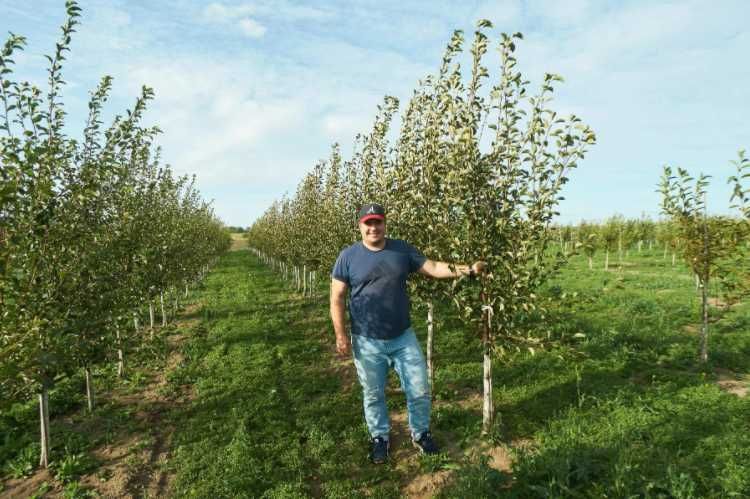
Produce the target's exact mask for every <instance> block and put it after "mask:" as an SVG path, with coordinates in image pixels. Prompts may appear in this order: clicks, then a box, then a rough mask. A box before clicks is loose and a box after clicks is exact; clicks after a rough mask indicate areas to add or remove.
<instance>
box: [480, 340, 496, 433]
mask: <svg viewBox="0 0 750 499" xmlns="http://www.w3.org/2000/svg"><path fill="white" fill-rule="evenodd" d="M483 368H484V369H483V371H484V373H483V377H482V379H483V384H484V397H483V403H482V434H483V435H486V434H488V433H489V432H490V430H491V429H492V424H493V421H494V419H495V408H494V407H493V403H492V356H491V355H490V342H489V341H488V340H487V341H484V363H483Z"/></svg>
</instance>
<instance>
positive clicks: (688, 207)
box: [0, 0, 750, 499]
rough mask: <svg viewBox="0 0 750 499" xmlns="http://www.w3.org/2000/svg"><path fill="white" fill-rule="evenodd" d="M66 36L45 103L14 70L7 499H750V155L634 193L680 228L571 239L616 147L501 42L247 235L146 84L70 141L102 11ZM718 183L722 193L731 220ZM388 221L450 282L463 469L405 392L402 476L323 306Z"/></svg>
mask: <svg viewBox="0 0 750 499" xmlns="http://www.w3.org/2000/svg"><path fill="white" fill-rule="evenodd" d="M209 7H210V8H211V9H210V10H211V12H213V14H212V16H213V18H216V17H217V16H218V17H222V18H224V19H229V18H231V16H232V15H234V14H232V12H235V13H236V12H238V11H232V10H231V9H228V8H225V7H223V6H222V5H220V4H212V5H211V6H209ZM251 10H252V9H251ZM303 10H304V9H303ZM246 11H247V8H246V7H243V8H242V9H239V12H245V13H246ZM65 12H66V17H65V21H64V23H63V25H62V26H61V29H60V32H59V38H57V42H56V43H55V44H54V49H53V50H52V52H51V55H49V56H45V58H44V59H43V60H44V61H46V62H44V63H43V64H45V72H44V74H45V75H46V76H45V78H46V83H42V84H32V83H29V82H27V81H23V79H22V77H21V76H19V75H18V74H17V72H16V67H15V59H19V60H21V61H30V60H31V61H33V60H35V59H34V58H33V57H31V58H29V57H24V53H23V51H24V49H25V48H26V47H27V39H26V38H25V37H24V36H21V35H16V34H13V33H11V34H10V35H9V36H8V38H7V40H6V42H5V44H4V45H3V46H2V47H0V497H66V498H79V497H195V498H216V497H221V498H241V497H247V498H256V497H261V498H267V499H270V498H277V499H281V498H302V497H326V498H346V499H353V498H359V497H362V498H366V497H371V498H391V497H393V498H396V497H418V498H427V497H438V498H457V499H458V498H484V497H517V498H534V497H539V498H563V497H570V498H601V497H611V498H635V497H638V498H664V499H666V498H676V499H691V498H726V497H750V398H748V396H747V394H748V390H749V389H750V299H749V297H750V185H748V182H749V181H750V158H748V157H747V155H746V153H745V151H744V150H742V149H739V150H738V152H737V154H736V156H735V159H734V160H732V161H730V162H729V166H730V169H729V170H727V171H726V175H724V178H718V179H717V180H711V178H712V177H711V176H709V175H705V174H703V173H691V172H689V171H688V170H686V169H683V168H681V167H678V166H672V165H664V166H663V167H662V169H661V173H662V174H661V177H660V178H657V176H656V175H655V176H654V178H644V179H639V182H641V181H642V182H643V185H644V186H645V187H644V189H655V190H656V192H658V193H659V197H660V206H659V208H660V215H661V216H663V218H661V219H659V220H652V219H650V218H648V217H647V216H645V215H644V216H642V217H641V218H639V219H626V218H625V217H623V216H619V215H612V214H608V213H604V210H605V207H599V209H600V210H601V211H602V212H601V213H595V214H592V215H593V216H592V219H595V218H596V217H603V216H604V217H606V216H609V218H606V219H597V220H588V221H586V220H582V221H580V222H579V223H578V224H576V225H563V224H561V223H560V215H561V213H560V202H561V201H562V200H563V199H564V197H563V193H564V192H565V191H564V190H563V189H564V186H565V185H566V184H567V183H568V182H569V181H572V180H574V178H575V175H574V174H573V172H574V171H575V170H576V168H578V166H579V162H581V161H582V160H583V159H584V158H585V157H586V155H587V153H588V152H589V150H590V149H591V148H593V147H596V144H597V134H596V133H595V131H594V130H593V129H592V128H591V127H590V126H589V125H587V124H586V122H584V121H583V119H582V118H580V117H578V116H577V115H575V114H569V115H567V116H563V115H561V114H560V113H559V112H558V111H557V110H556V107H557V104H556V103H554V99H553V97H554V96H555V95H557V94H556V93H555V92H556V89H557V88H558V87H560V86H561V85H563V83H564V80H563V78H562V76H560V75H557V74H555V73H543V75H542V76H541V77H540V78H539V81H538V82H537V83H538V85H536V86H535V87H534V86H532V85H531V83H530V80H528V79H526V77H525V76H524V75H522V73H521V72H520V70H519V65H518V60H517V57H518V52H517V48H518V45H520V44H522V43H524V37H523V35H522V34H521V33H519V32H514V33H497V32H493V30H494V26H493V24H492V22H490V21H489V20H484V19H480V20H478V21H477V22H476V23H475V25H474V26H475V28H474V31H473V33H472V34H470V35H468V36H467V35H465V34H464V31H462V30H455V31H454V32H453V34H452V36H450V37H449V39H448V42H447V45H446V47H445V51H444V53H443V57H442V59H437V58H436V61H435V62H436V65H435V67H434V68H433V69H434V72H433V73H431V74H429V75H426V76H425V77H424V78H422V79H419V80H418V82H417V83H416V87H415V88H414V89H413V92H411V93H410V97H409V98H408V101H407V102H406V105H405V106H403V108H400V105H401V103H400V102H399V99H398V98H396V97H393V96H391V95H386V96H385V97H384V98H383V100H382V103H381V104H380V105H379V106H377V109H376V113H375V119H374V122H373V124H372V127H371V129H370V130H369V132H366V133H361V134H358V135H356V138H355V139H354V141H353V151H352V153H351V155H350V156H348V157H345V156H344V153H342V147H341V146H340V145H339V144H338V143H334V144H333V145H332V147H331V149H330V155H329V156H328V157H327V158H326V159H321V160H319V161H318V162H317V163H316V164H315V167H314V168H313V169H312V170H311V171H309V172H308V173H307V174H305V175H304V176H303V177H302V178H301V179H300V180H299V183H298V185H297V189H296V191H295V192H294V193H293V194H285V195H283V196H282V197H280V198H278V199H276V200H275V201H273V202H272V203H271V204H270V206H268V207H267V209H266V210H265V212H263V213H262V214H261V215H260V216H259V217H257V218H256V219H255V220H253V221H251V222H252V223H251V225H250V226H249V228H248V229H247V230H246V231H245V230H244V229H243V228H242V227H239V228H237V227H235V230H242V231H243V232H242V233H233V234H230V228H228V227H227V226H226V225H225V223H224V222H223V221H222V220H220V219H219V217H218V216H217V215H216V214H215V212H214V207H213V205H212V203H211V202H207V201H204V200H203V197H202V195H201V193H200V191H199V190H198V188H197V181H196V178H195V176H191V175H187V174H183V175H177V174H176V173H175V172H176V171H183V170H179V169H175V170H173V169H172V167H171V166H170V165H169V164H167V163H165V162H164V161H163V159H162V149H161V147H160V146H159V145H158V143H157V138H158V137H159V135H160V134H162V133H163V131H162V129H161V128H160V127H159V126H158V125H156V124H153V123H150V124H147V123H146V121H147V119H150V117H151V116H153V114H152V113H150V112H148V111H149V106H150V105H151V101H152V100H153V99H154V98H155V93H154V90H153V89H152V88H150V87H148V86H145V85H144V86H142V87H140V93H139V94H137V95H132V96H130V97H132V101H133V104H132V106H130V107H128V108H126V109H125V110H124V111H122V112H121V113H120V114H114V115H113V116H112V115H111V113H110V111H109V110H108V109H106V107H107V106H106V104H107V101H108V100H109V99H110V97H113V96H118V99H116V100H118V101H119V102H122V101H121V100H119V97H121V95H120V94H119V93H117V92H116V93H114V94H113V78H112V77H110V76H107V75H105V76H102V77H101V79H100V80H99V83H98V85H95V86H94V85H92V86H93V87H94V90H93V91H91V92H90V94H89V99H88V105H87V106H86V109H87V110H88V114H87V115H86V117H85V124H84V125H83V130H82V132H81V133H76V132H75V126H74V125H72V124H70V123H68V122H67V121H66V119H68V118H69V117H70V116H69V115H68V112H67V111H66V108H65V106H64V103H63V89H64V87H65V85H66V80H65V78H67V76H65V75H64V71H63V69H64V66H65V63H66V58H67V57H69V56H70V54H69V52H70V51H71V47H72V45H71V43H72V40H73V39H74V34H75V33H76V29H77V28H78V25H79V23H80V18H81V8H80V7H79V6H78V4H77V2H75V1H74V0H67V1H66V2H65ZM305 12H308V13H309V11H306V10H305ZM298 13H299V12H298ZM243 15H244V14H243ZM175 25H179V23H175ZM242 26H244V30H245V32H248V30H249V32H250V33H251V34H253V36H256V37H257V36H263V34H264V33H265V28H264V27H262V26H260V25H258V24H257V23H255V21H252V19H250V18H248V19H243V20H242ZM269 45H273V44H269ZM19 56H20V57H19ZM39 60H41V59H39ZM136 74H140V73H137V72H136ZM537 76H539V75H537ZM177 79H178V80H179V81H180V82H182V81H183V80H185V78H184V77H183V75H179V77H178V78H177ZM37 85H42V86H43V88H40V87H39V86H37ZM76 85H77V86H80V81H77V82H76ZM188 86H189V85H188ZM125 88H126V90H127V89H128V88H130V89H132V88H134V87H133V85H132V82H131V83H130V84H129V85H125ZM118 92H119V91H118ZM222 102H223V103H222V105H221V106H218V107H219V108H221V109H223V110H226V109H227V108H230V107H232V106H233V105H234V104H233V102H232V99H226V100H225V101H222ZM78 104H80V102H79V103H78ZM355 105H356V104H355ZM209 107H210V106H206V107H205V108H206V109H207V108H209ZM566 107H567V108H569V107H570V106H564V105H563V106H560V108H562V109H565V108H566ZM574 108H575V106H574ZM202 109H203V107H202ZM253 109H255V108H253ZM216 111H217V112H218V111H219V109H218V108H217V110H216ZM157 114H158V113H157ZM251 114H252V113H251ZM243 120H244V117H243ZM166 121H167V122H168V123H172V124H174V123H175V120H174V119H172V120H169V119H167V120H166ZM185 121H190V120H187V119H185ZM238 128H240V127H239V126H238ZM277 128H278V129H279V130H280V129H281V128H283V127H277ZM597 133H598V132H597ZM234 134H235V133H234V131H232V133H231V134H230V135H234ZM352 134H354V132H352ZM253 135H254V132H253ZM264 136H265V135H262V134H261V135H259V137H264ZM209 142H210V141H209ZM219 142H220V143H224V142H223V141H219ZM219 142H217V143H219ZM193 145H195V144H193ZM290 149H294V147H290ZM215 152H216V151H214V152H212V155H211V157H210V158H209V159H207V160H206V168H213V167H214V166H215V165H214V160H216V163H220V162H221V158H220V157H219V156H220V155H219V154H215ZM186 153H187V156H192V155H193V154H192V150H190V149H189V148H186ZM280 163H283V161H282V162H280ZM723 164H726V163H723ZM250 166H256V165H250ZM600 166H601V165H600ZM295 168H296V166H295ZM217 171H218V170H217ZM258 173H259V175H260V173H261V172H258ZM722 175H723V174H722ZM219 176H220V175H218V174H217V175H216V177H219ZM717 176H718V175H714V176H713V177H717ZM713 181H718V182H724V181H726V183H727V184H728V185H729V190H730V191H731V194H728V195H727V197H729V200H728V201H729V210H730V211H728V212H726V213H724V214H716V213H713V212H709V199H708V197H709V196H708V192H709V191H710V189H709V183H710V182H713ZM253 182H255V180H254V181H253ZM617 182H619V180H617V179H615V178H614V177H613V178H612V179H611V183H612V184H613V185H614V184H616V183H617ZM257 183H258V184H257V185H250V182H248V185H247V186H246V185H243V186H242V188H243V189H246V188H247V190H254V191H261V190H263V189H264V188H265V187H264V186H265V185H266V184H264V183H263V181H261V180H258V181H257ZM258 186H261V187H262V188H261V189H259V188H258ZM612 188H613V192H615V191H614V187H612ZM711 192H714V191H713V190H711ZM243 195H244V194H243ZM263 195H264V196H267V195H268V193H267V192H264V193H263ZM242 199H243V202H244V201H245V198H244V197H243V198H242ZM264 199H265V198H264ZM714 201H715V200H713V199H712V200H711V203H713V202H714ZM373 202H377V203H379V204H382V205H383V206H385V208H382V207H380V206H379V205H372V204H371V205H370V207H371V210H376V209H377V210H378V214H377V215H376V216H377V217H380V218H381V220H382V217H383V212H387V213H388V218H387V232H386V231H385V229H383V230H382V231H381V233H380V236H383V235H384V234H386V233H387V235H388V237H389V238H393V239H403V240H405V241H407V242H409V243H410V244H413V245H414V247H416V248H417V249H418V250H419V251H421V252H422V253H424V255H426V256H427V257H428V258H429V259H430V260H434V261H437V262H447V265H445V264H439V266H440V268H441V269H444V271H441V273H440V274H438V273H433V274H432V275H433V277H444V278H447V277H456V278H455V279H451V280H447V279H444V280H442V281H437V280H430V279H426V278H424V277H422V276H418V275H415V276H413V277H411V278H409V280H408V284H407V285H408V292H409V296H410V298H411V318H412V321H413V325H414V328H415V330H416V332H417V336H418V340H419V341H420V342H421V343H422V345H423V346H424V347H423V349H424V351H425V353H426V361H427V362H426V363H427V373H428V374H427V376H426V377H425V378H424V381H425V382H424V387H426V386H428V384H429V385H430V386H431V393H430V396H431V397H432V401H433V407H432V409H433V410H432V413H431V414H432V421H431V426H430V428H431V430H432V431H433V432H434V435H435V437H436V439H437V441H438V442H439V444H440V447H441V449H442V451H441V452H439V453H433V454H430V455H421V454H418V453H417V451H416V450H415V449H414V448H413V447H412V442H411V436H410V434H409V430H408V425H407V411H406V402H405V397H404V393H403V389H402V388H401V387H400V386H399V382H398V379H397V377H396V376H395V374H394V375H391V378H389V380H388V386H387V389H386V394H387V403H388V406H389V408H390V412H391V417H392V422H393V431H392V434H391V437H392V440H391V444H392V445H391V447H392V451H391V456H390V459H389V460H388V461H387V463H384V464H382V465H374V464H373V463H371V462H370V460H369V458H368V446H369V444H370V442H369V440H370V435H369V434H368V428H367V426H366V424H365V422H364V421H363V415H362V404H363V401H362V390H361V388H360V385H359V383H358V380H357V374H356V371H355V367H354V364H353V360H352V358H350V357H349V356H346V357H343V356H338V355H337V354H336V351H337V350H336V349H337V347H336V342H335V340H334V332H333V327H332V324H331V318H330V315H329V312H330V310H331V309H329V294H330V297H331V300H332V302H335V303H334V305H333V306H332V307H331V308H332V309H333V315H334V317H336V314H337V310H340V312H339V316H338V317H339V319H341V317H343V315H344V312H343V310H344V302H345V298H344V294H340V295H337V294H336V289H335V288H334V290H333V292H332V291H331V289H330V287H331V286H330V284H331V283H330V278H329V276H330V275H331V269H332V268H333V265H334V262H336V261H337V256H338V255H339V253H340V252H341V251H342V249H343V248H345V247H347V246H349V245H352V244H353V243H358V242H359V241H360V240H361V237H360V236H362V237H364V229H363V232H362V234H360V232H359V231H358V230H357V227H356V224H355V223H354V222H355V217H354V214H355V213H357V211H359V210H360V209H361V208H360V207H362V206H363V205H365V203H373ZM711 205H712V206H713V204H711ZM649 208H655V207H649ZM369 213H370V214H374V213H375V211H370V212H369ZM380 223H381V222H378V224H380ZM362 225H363V224H362ZM363 226H364V225H363ZM378 227H385V226H382V225H378ZM379 241H380V242H383V244H386V243H385V240H384V239H383V238H381V239H380V240H379ZM396 244H400V243H396ZM384 247H385V246H381V247H379V248H380V249H383V248H384ZM415 256H416V255H414V254H413V253H412V257H415ZM417 259H419V258H417ZM421 261H422V262H423V263H424V260H421ZM412 262H416V259H414V260H412ZM459 262H463V263H473V262H476V263H474V266H472V267H469V266H465V265H462V264H461V263H459ZM420 265H422V264H420ZM387 266H388V265H385V264H384V265H383V266H382V267H378V268H377V269H376V270H378V271H383V272H385V271H386V270H387V269H386V270H383V268H385V267H387ZM430 266H431V268H437V267H438V264H434V263H432V262H430ZM459 266H461V268H464V267H465V268H466V269H467V270H465V271H464V270H459ZM475 266H476V269H475ZM426 268H427V265H424V266H423V267H422V269H421V270H422V271H425V269H426ZM469 268H471V272H469V270H468V269H469ZM411 270H416V269H411ZM428 273H429V272H428ZM465 274H468V275H465ZM403 275H406V272H405V271H404V274H403ZM459 275H461V277H459ZM378 277H379V276H378ZM389 277H392V276H390V275H389ZM398 285H399V286H403V282H402V281H399V282H398ZM398 292H399V293H401V292H403V287H400V288H399V289H398ZM388 293H390V292H388ZM388 293H386V292H383V293H381V295H380V296H379V297H378V298H381V297H383V296H384V295H387V297H388V298H391V296H390V295H389V294H388ZM393 294H395V293H393ZM403 299H404V300H406V298H405V297H404V298H403ZM369 303H370V304H372V303H373V301H372V300H371V301H370V302H369ZM339 305H340V309H338V308H336V307H337V306H339ZM353 308H354V307H353ZM395 308H398V307H397V306H396V305H393V308H392V309H387V308H386V307H384V310H387V312H386V313H385V314H383V315H387V314H388V313H390V311H392V310H393V309H395ZM402 309H403V310H402V311H405V310H406V308H405V307H402ZM394 315H396V314H395V313H394ZM402 315H403V317H404V321H402V322H400V323H399V324H401V326H403V325H405V324H406V322H405V321H406V315H405V313H404V314H402ZM336 328H337V331H336V333H337V336H338V338H339V340H340V341H341V344H340V345H339V347H338V348H339V351H340V352H342V353H343V351H344V350H345V348H344V347H346V346H348V345H347V343H346V342H347V341H348V338H347V337H346V331H345V327H344V322H343V319H341V320H339V321H338V322H336ZM395 328H396V326H393V328H392V329H395ZM402 331H403V329H402V328H400V329H398V330H397V331H396V333H401V332H402ZM355 332H356V330H355ZM355 338H356V337H355ZM409 338H411V336H410V337H409ZM357 358H358V359H360V357H357ZM414 358H416V355H414ZM411 367H414V366H411ZM415 369H419V370H420V371H421V369H422V368H421V361H420V365H419V366H416V368H415ZM378 383H379V382H378ZM380 386H381V387H382V385H380ZM406 386H407V388H409V386H410V385H408V384H407V385H406ZM427 391H428V390H427V389H426V388H425V389H424V390H423V392H424V393H422V394H421V395H420V396H419V397H421V398H422V400H423V403H424V405H425V406H426V405H427V397H428V395H427ZM412 407H413V406H412ZM415 432H418V433H420V434H421V436H418V437H417V438H418V439H419V440H420V441H421V442H423V443H424V442H429V438H430V437H429V434H428V433H427V432H423V431H421V430H415ZM423 437H424V438H426V439H427V440H424V439H423ZM375 441H377V439H376V440H375ZM379 443H380V445H386V442H385V440H380V441H379ZM428 450H429V448H428ZM373 461H377V459H373Z"/></svg>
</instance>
